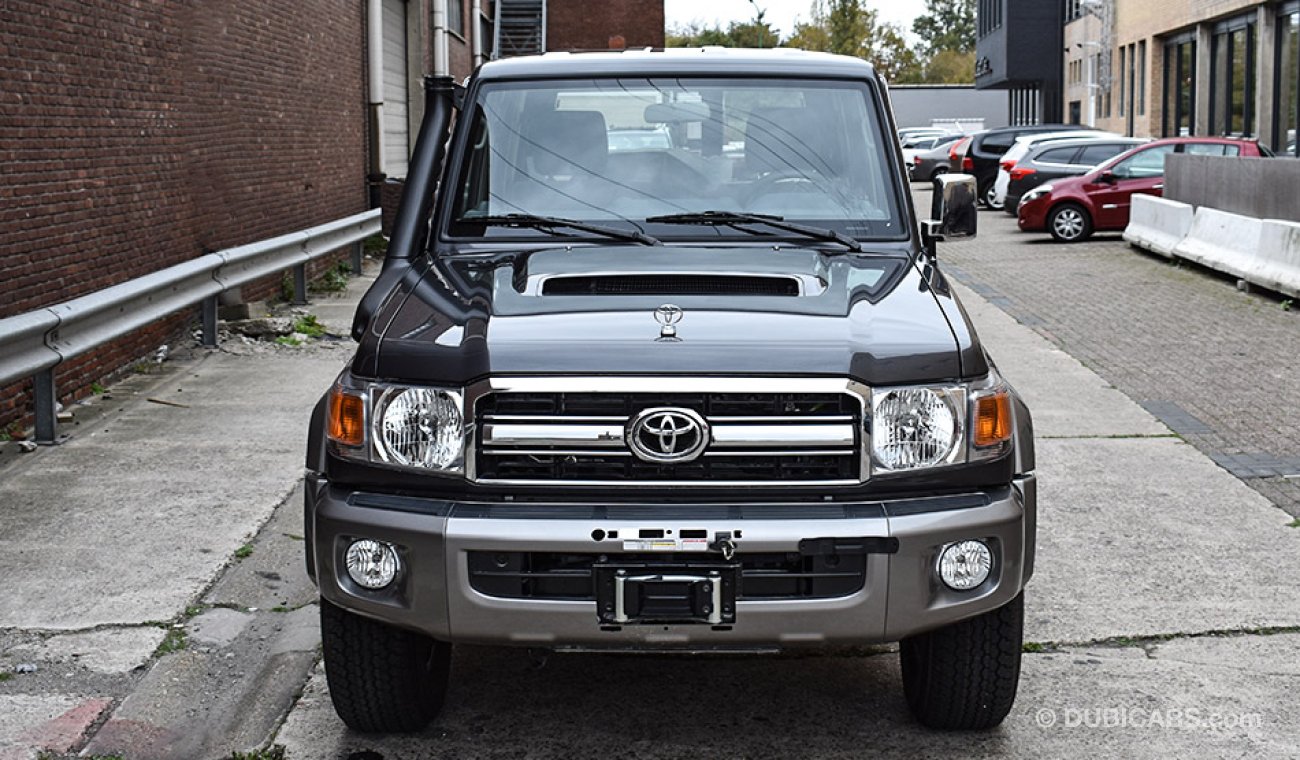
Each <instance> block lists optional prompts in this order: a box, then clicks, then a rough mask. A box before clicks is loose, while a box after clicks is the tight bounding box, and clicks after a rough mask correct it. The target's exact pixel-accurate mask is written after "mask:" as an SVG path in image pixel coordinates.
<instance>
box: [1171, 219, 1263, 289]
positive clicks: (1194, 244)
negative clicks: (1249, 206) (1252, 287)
mask: <svg viewBox="0 0 1300 760" xmlns="http://www.w3.org/2000/svg"><path fill="white" fill-rule="evenodd" d="M1263 233H1264V222H1263V220H1262V219H1254V218H1252V217H1249V216H1241V215H1239V214H1229V213H1228V212H1226V211H1219V210H1218V209H1213V208H1207V207H1205V206H1202V207H1201V208H1198V209H1197V210H1196V216H1195V217H1194V218H1193V219H1192V228H1191V230H1190V231H1189V232H1188V233H1187V237H1185V238H1183V239H1182V241H1180V242H1179V243H1178V244H1177V245H1175V246H1174V249H1173V254H1174V255H1175V256H1177V257H1178V258H1180V259H1187V260H1189V261H1195V262H1196V263H1198V264H1201V265H1203V266H1207V267H1209V268H1211V269H1217V270H1219V271H1220V272H1227V273H1228V274H1231V275H1233V276H1234V277H1238V278H1240V279H1243V280H1249V277H1248V276H1249V275H1250V273H1251V272H1252V271H1253V270H1254V269H1255V268H1256V267H1257V262H1256V259H1257V258H1258V257H1259V255H1260V243H1261V238H1262V236H1263Z"/></svg>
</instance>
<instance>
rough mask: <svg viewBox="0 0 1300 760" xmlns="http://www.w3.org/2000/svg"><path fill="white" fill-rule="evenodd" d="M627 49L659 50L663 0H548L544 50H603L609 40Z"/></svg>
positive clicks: (661, 45) (661, 41)
mask: <svg viewBox="0 0 1300 760" xmlns="http://www.w3.org/2000/svg"><path fill="white" fill-rule="evenodd" d="M616 36H622V37H623V39H624V40H625V41H626V44H627V47H629V48H639V47H663V45H664V4H663V0H607V2H602V3H592V2H585V1H584V0H548V2H547V4H546V48H547V50H605V49H607V48H608V47H609V42H610V39H611V38H612V37H616Z"/></svg>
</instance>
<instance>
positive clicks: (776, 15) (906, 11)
mask: <svg viewBox="0 0 1300 760" xmlns="http://www.w3.org/2000/svg"><path fill="white" fill-rule="evenodd" d="M757 1H758V6H759V7H760V8H762V9H763V10H765V11H767V16H766V17H765V18H766V19H767V22H768V23H769V24H771V25H772V26H773V27H774V28H775V29H776V30H777V31H778V32H779V33H780V34H781V36H782V37H786V36H789V34H790V32H792V31H794V24H795V21H796V19H797V20H802V21H807V20H808V16H809V9H810V8H811V7H812V0H757ZM864 5H866V6H867V7H870V8H875V9H876V10H877V11H879V13H880V17H881V19H882V20H884V21H890V22H893V23H896V24H901V25H902V26H903V28H904V29H907V30H908V31H911V29H912V20H913V19H915V18H916V17H917V16H919V15H921V14H922V13H924V12H925V0H866V2H865V3H864ZM664 16H665V21H666V25H667V27H668V28H669V29H670V30H671V29H673V28H675V27H683V26H687V25H689V24H691V23H692V22H696V21H698V22H700V23H701V25H703V26H706V27H707V26H715V25H716V26H720V27H722V28H724V29H725V28H726V27H727V25H728V24H729V23H731V22H732V21H751V20H753V18H754V6H753V5H752V4H751V3H750V2H749V0H702V1H701V0H664Z"/></svg>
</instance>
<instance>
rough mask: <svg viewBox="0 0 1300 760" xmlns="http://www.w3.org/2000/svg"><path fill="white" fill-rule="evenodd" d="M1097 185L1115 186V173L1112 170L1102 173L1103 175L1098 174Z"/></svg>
mask: <svg viewBox="0 0 1300 760" xmlns="http://www.w3.org/2000/svg"><path fill="white" fill-rule="evenodd" d="M1097 184H1099V185H1113V184H1115V172H1113V171H1111V170H1110V169H1107V170H1106V171H1104V172H1102V173H1101V174H1098V175H1097Z"/></svg>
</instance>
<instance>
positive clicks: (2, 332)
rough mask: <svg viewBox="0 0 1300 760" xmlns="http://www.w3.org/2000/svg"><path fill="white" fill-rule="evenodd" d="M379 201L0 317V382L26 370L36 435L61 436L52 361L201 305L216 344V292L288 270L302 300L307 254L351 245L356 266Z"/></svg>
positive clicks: (52, 439)
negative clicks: (363, 208)
mask: <svg viewBox="0 0 1300 760" xmlns="http://www.w3.org/2000/svg"><path fill="white" fill-rule="evenodd" d="M379 216H380V212H379V209H371V210H370V211H366V212H363V213H360V214H355V215H353V216H349V217H345V218H343V219H336V220H335V221H332V222H327V223H325V224H322V225H318V226H316V227H310V228H308V229H305V230H299V231H298V232H291V233H289V234H287V235H280V236H278V237H273V238H270V239H267V240H261V241H258V242H256V243H249V244H248V245H241V246H237V247H235V248H227V249H226V250H224V251H217V252H216V253H209V254H206V255H204V256H200V257H199V258H197V259H192V260H190V261H186V262H183V263H180V264H177V265H175V266H171V267H168V268H166V269H162V270H159V271H157V272H152V273H150V274H147V275H144V276H143V277H137V278H135V279H133V280H127V281H126V282H123V283H119V284H117V285H113V286H112V287H108V288H104V289H103V290H98V291H95V292H94V293H89V294H87V295H84V296H81V297H80V298H74V299H72V300H71V301H65V302H64V303H60V304H56V305H54V306H47V307H44V308H40V309H36V310H35V311H29V312H27V313H25V314H18V315H16V316H12V317H6V318H4V319H0V387H3V386H6V385H8V384H9V383H11V382H13V381H15V380H19V379H22V378H24V377H30V378H32V380H33V383H34V385H35V394H34V396H35V399H34V401H35V406H36V442H37V443H44V444H51V443H58V442H59V441H60V438H59V435H58V416H57V413H56V407H57V403H58V393H57V392H56V388H55V384H54V369H55V368H56V367H57V366H58V365H59V364H61V363H63V362H65V361H67V360H68V359H71V358H72V357H74V356H77V355H79V354H83V353H85V352H86V351H89V350H91V349H93V348H95V347H97V346H101V345H103V344H105V343H108V342H109V341H112V340H114V339H116V338H120V337H122V336H123V335H126V334H127V333H130V332H132V331H134V330H137V329H139V328H141V327H144V326H145V325H147V324H149V323H150V322H153V321H154V320H157V319H160V318H162V317H165V316H168V315H169V314H173V313H175V312H178V311H180V310H182V309H185V308H187V307H191V306H194V305H195V304H201V305H202V321H203V345H205V346H215V345H217V297H218V296H219V295H220V294H221V293H223V292H225V291H227V290H230V289H231V288H235V287H239V286H240V285H244V284H247V283H250V282H253V281H255V280H258V279H261V278H262V277H266V276H267V275H272V274H275V273H277V272H282V271H284V270H286V269H292V270H293V278H294V288H293V292H294V302H295V303H298V304H303V303H306V296H307V262H309V261H311V260H313V259H316V258H319V257H320V256H323V255H325V254H326V253H329V252H330V251H336V250H338V249H340V248H343V247H345V246H348V245H352V246H353V250H352V269H353V271H354V272H356V273H357V274H360V273H361V241H362V240H364V239H365V238H367V237H370V236H371V235H373V234H375V233H376V232H379V229H380V218H379Z"/></svg>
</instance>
